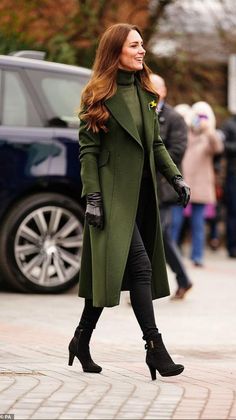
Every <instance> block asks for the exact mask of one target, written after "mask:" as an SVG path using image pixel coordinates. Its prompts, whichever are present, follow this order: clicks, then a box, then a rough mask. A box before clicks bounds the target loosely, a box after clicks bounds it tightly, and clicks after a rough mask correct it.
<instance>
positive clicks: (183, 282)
mask: <svg viewBox="0 0 236 420" xmlns="http://www.w3.org/2000/svg"><path fill="white" fill-rule="evenodd" d="M160 216H161V226H162V233H163V242H164V248H165V256H166V262H167V264H168V265H169V266H170V268H171V270H172V271H173V272H174V273H175V274H176V280H177V283H178V286H179V287H184V288H185V287H188V286H189V285H190V284H191V281H190V279H189V277H188V274H187V272H186V270H185V267H184V265H183V262H182V257H181V254H180V251H179V249H178V246H177V244H176V243H175V241H173V239H172V237H171V231H170V229H171V206H168V205H166V206H163V207H161V209H160Z"/></svg>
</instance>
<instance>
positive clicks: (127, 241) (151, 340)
mask: <svg viewBox="0 0 236 420" xmlns="http://www.w3.org/2000/svg"><path fill="white" fill-rule="evenodd" d="M144 56H145V49H144V46H143V39H142V36H141V33H140V30H139V29H138V28H137V27H136V26H133V25H129V24H126V23H123V24H115V25H112V26H111V27H110V28H108V29H107V30H106V31H105V32H104V34H103V35H102V37H101V40H100V43H99V46H98V49H97V53H96V58H95V62H94V66H93V73H92V76H91V79H90V81H89V82H88V84H87V85H86V86H85V89H84V91H83V93H82V104H81V105H82V106H81V112H80V120H81V124H80V128H79V144H80V162H81V179H82V185H83V190H82V196H86V201H87V205H86V211H85V226H84V237H83V251H82V259H81V270H80V281H79V296H81V297H83V298H84V299H85V300H84V310H83V312H82V315H81V318H80V321H79V325H78V326H77V328H76V330H75V333H74V337H73V338H72V340H71V341H70V343H69V365H72V364H73V361H74V358H75V357H77V358H78V360H79V361H80V363H81V365H82V368H83V370H84V371H85V372H93V373H100V372H101V370H102V368H101V367H100V366H98V365H97V364H96V363H94V361H93V360H92V358H91V355H90V350H89V342H90V338H91V335H92V332H93V329H94V328H95V327H96V324H97V321H98V319H99V317H100V315H101V313H102V311H103V308H104V307H113V306H116V305H119V302H120V293H121V290H129V291H130V300H131V305H132V309H133V311H134V314H135V316H136V319H137V321H138V323H139V326H140V329H141V331H142V333H143V339H144V340H145V341H146V345H145V348H146V350H147V353H146V363H147V365H148V368H149V370H150V373H151V377H152V379H156V371H158V372H159V374H160V375H162V376H174V375H179V374H180V373H181V372H182V371H183V369H184V366H183V365H181V364H176V363H174V361H173V360H172V358H171V357H170V355H169V353H168V351H167V349H166V347H165V345H164V343H163V340H162V335H161V334H160V332H159V330H158V328H157V326H156V321H155V314H154V308H153V302H152V300H153V299H157V298H159V297H164V296H167V295H168V294H169V286H168V279H167V273H166V264H165V257H164V250H163V246H162V234H161V228H160V223H159V214H158V205H157V198H156V197H157V191H156V168H157V167H158V168H159V170H160V172H161V173H163V175H164V176H165V177H166V178H167V179H168V181H169V183H170V184H172V185H173V188H175V189H176V191H177V192H178V195H179V199H180V201H181V203H182V204H183V205H184V206H186V205H187V203H188V201H189V196H190V189H189V187H188V186H187V184H186V183H185V182H184V180H183V178H182V176H181V173H180V172H179V170H178V168H177V167H176V165H175V164H174V162H173V161H172V159H171V157H170V156H169V154H168V152H167V150H166V148H165V146H164V144H163V142H162V140H161V138H160V136H159V130H158V125H157V121H156V112H155V110H156V100H157V96H156V92H155V90H154V88H153V86H152V84H151V82H150V79H149V73H150V70H149V68H148V67H147V65H146V64H145V62H144ZM111 315H112V314H111ZM124 327H125V326H124ZM115 330H116V327H115V325H114V331H115Z"/></svg>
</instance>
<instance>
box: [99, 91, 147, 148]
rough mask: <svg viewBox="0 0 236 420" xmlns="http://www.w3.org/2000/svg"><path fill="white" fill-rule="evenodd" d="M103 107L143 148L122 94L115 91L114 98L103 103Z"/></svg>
mask: <svg viewBox="0 0 236 420" xmlns="http://www.w3.org/2000/svg"><path fill="white" fill-rule="evenodd" d="M105 105H106V106H107V108H108V109H109V111H110V112H111V114H112V115H113V117H114V118H115V119H116V120H117V121H118V123H119V124H120V125H121V126H122V127H123V128H124V129H125V130H126V131H127V132H128V133H129V134H130V135H131V136H132V137H133V138H134V139H135V140H136V141H137V142H138V143H139V144H140V146H141V147H143V146H142V141H141V139H140V136H139V133H138V129H137V127H136V125H135V122H134V120H133V117H132V115H131V113H130V110H129V108H128V106H127V105H126V103H125V101H124V99H123V96H122V93H120V92H119V91H118V90H117V92H116V93H115V95H114V96H112V97H111V98H109V99H107V100H106V101H105Z"/></svg>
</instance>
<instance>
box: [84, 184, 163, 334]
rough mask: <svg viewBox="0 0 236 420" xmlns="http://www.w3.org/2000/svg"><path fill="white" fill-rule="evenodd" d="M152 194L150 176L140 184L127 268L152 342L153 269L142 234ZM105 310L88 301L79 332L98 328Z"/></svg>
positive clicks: (138, 310) (132, 292) (132, 296)
mask: <svg viewBox="0 0 236 420" xmlns="http://www.w3.org/2000/svg"><path fill="white" fill-rule="evenodd" d="M149 194H151V184H150V179H149V178H148V177H147V178H144V179H143V181H142V184H141V190H140V196H139V205H138V211H137V217H136V223H135V226H134V231H133V236H132V240H131V245H130V250H129V255H128V259H127V265H126V270H127V271H128V275H129V281H130V301H131V305H132V308H133V311H134V314H135V316H136V318H137V321H138V323H139V325H140V328H141V330H142V332H143V339H144V340H149V339H153V338H155V337H156V336H157V335H158V329H157V327H156V323H155V316H154V310H153V303H152V293H151V278H152V268H151V263H150V260H149V257H148V254H147V252H146V249H145V246H144V243H143V240H142V237H141V234H140V228H141V225H142V222H143V219H144V218H145V206H146V204H147V203H148V201H147V200H148V199H149ZM102 310H103V308H95V307H93V305H92V300H90V299H85V306H84V310H83V313H82V316H81V319H80V323H79V325H78V327H77V331H78V329H81V328H83V329H86V328H88V329H93V328H95V326H96V323H97V321H98V319H99V317H100V315H101V313H102Z"/></svg>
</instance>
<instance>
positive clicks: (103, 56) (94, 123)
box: [79, 23, 157, 132]
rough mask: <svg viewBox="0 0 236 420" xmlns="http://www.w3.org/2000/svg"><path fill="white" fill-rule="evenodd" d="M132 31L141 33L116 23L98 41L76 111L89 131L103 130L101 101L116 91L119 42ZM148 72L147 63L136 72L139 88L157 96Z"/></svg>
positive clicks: (105, 114)
mask: <svg viewBox="0 0 236 420" xmlns="http://www.w3.org/2000/svg"><path fill="white" fill-rule="evenodd" d="M132 30H135V31H137V32H138V33H139V34H140V35H141V32H140V30H139V28H138V27H137V26H135V25H129V24H127V23H117V24H115V25H112V26H110V27H109V28H108V29H107V30H106V31H105V32H104V34H103V35H102V37H101V40H100V42H99V46H98V49H97V52H96V57H95V61H94V64H93V74H92V77H91V79H90V81H89V82H88V84H87V85H86V86H85V88H84V90H83V92H82V97H81V109H82V111H81V112H80V113H79V117H80V119H81V120H84V121H86V123H87V128H88V129H91V130H92V131H93V132H98V131H99V130H104V131H107V127H106V122H107V120H108V118H109V112H108V110H107V108H106V106H105V105H104V102H105V101H106V100H107V99H108V98H110V97H112V96H113V95H114V94H115V92H116V89H117V84H116V77H117V70H118V66H119V58H120V54H121V51H122V47H123V44H124V42H125V41H126V38H127V36H128V34H129V32H130V31H132ZM141 36H142V35H141ZM150 73H151V70H150V69H149V68H148V66H147V65H146V64H143V69H142V70H140V71H138V72H137V75H138V78H139V80H140V83H141V86H142V88H143V89H145V90H147V91H148V92H151V93H153V94H155V95H157V93H156V92H155V90H154V88H153V86H152V83H151V81H150V79H149V74H150Z"/></svg>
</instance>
